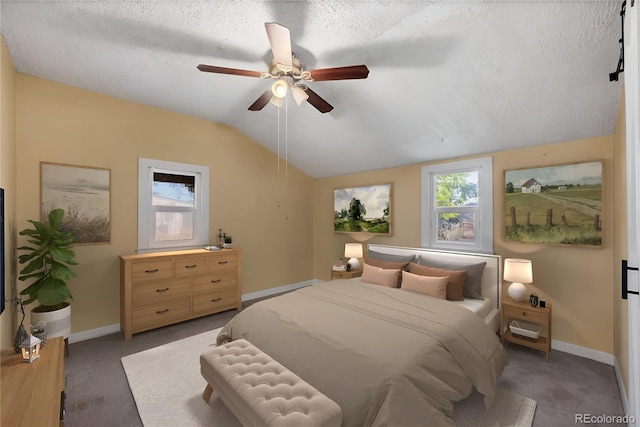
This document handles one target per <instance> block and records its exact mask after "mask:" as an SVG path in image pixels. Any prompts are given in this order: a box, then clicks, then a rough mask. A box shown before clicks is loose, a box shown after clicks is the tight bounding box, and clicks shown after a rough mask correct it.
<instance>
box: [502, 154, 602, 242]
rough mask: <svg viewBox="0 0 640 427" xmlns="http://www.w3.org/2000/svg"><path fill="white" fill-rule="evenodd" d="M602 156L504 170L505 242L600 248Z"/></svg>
mask: <svg viewBox="0 0 640 427" xmlns="http://www.w3.org/2000/svg"><path fill="white" fill-rule="evenodd" d="M603 176H604V175H603V162H602V161H601V160H598V161H592V162H583V163H570V164H561V165H555V166H544V167H537V168H530V169H517V170H507V171H505V180H504V195H505V198H504V199H505V209H504V222H505V225H504V237H505V241H514V242H521V243H545V244H553V245H568V246H587V247H602V238H603V235H602V234H603V233H602V230H603V225H602V221H603V217H602V213H603V210H602V201H603V196H604V194H603V191H604V187H603Z"/></svg>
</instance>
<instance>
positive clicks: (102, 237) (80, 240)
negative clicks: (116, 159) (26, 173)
mask: <svg viewBox="0 0 640 427" xmlns="http://www.w3.org/2000/svg"><path fill="white" fill-rule="evenodd" d="M110 172H111V171H110V170H109V169H103V168H95V167H89V166H74V165H67V164H60V163H47V162H40V202H41V203H40V206H41V207H42V210H41V218H46V216H47V215H48V213H49V212H50V211H51V210H52V209H57V208H60V209H63V210H64V219H63V221H62V226H63V228H64V229H65V230H69V231H72V232H73V233H74V234H75V236H76V243H75V244H101V243H109V242H110V240H111V174H110Z"/></svg>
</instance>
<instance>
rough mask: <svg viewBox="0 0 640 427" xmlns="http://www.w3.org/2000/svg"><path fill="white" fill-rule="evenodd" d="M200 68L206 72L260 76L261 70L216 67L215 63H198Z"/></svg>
mask: <svg viewBox="0 0 640 427" xmlns="http://www.w3.org/2000/svg"><path fill="white" fill-rule="evenodd" d="M198 70H200V71H204V72H205V73H218V74H231V75H234V76H247V77H260V76H261V75H262V73H261V72H260V71H251V70H241V69H239V68H227V67H216V66H214V65H204V64H200V65H198Z"/></svg>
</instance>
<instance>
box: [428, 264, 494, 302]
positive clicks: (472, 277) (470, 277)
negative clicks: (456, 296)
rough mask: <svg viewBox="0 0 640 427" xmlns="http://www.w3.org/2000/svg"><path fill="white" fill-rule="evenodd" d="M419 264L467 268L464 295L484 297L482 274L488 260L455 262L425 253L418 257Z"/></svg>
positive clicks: (455, 268)
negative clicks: (426, 255) (431, 256)
mask: <svg viewBox="0 0 640 427" xmlns="http://www.w3.org/2000/svg"><path fill="white" fill-rule="evenodd" d="M418 264H420V265H426V266H428V267H434V268H444V269H447V270H467V271H468V273H467V277H466V278H465V280H464V289H463V292H462V293H463V295H464V296H465V297H466V298H472V299H484V297H483V296H482V275H483V274H484V268H485V266H486V265H487V263H486V262H480V263H478V264H471V265H465V264H455V263H451V262H446V261H439V260H434V259H432V258H429V257H425V256H424V255H420V256H419V257H418Z"/></svg>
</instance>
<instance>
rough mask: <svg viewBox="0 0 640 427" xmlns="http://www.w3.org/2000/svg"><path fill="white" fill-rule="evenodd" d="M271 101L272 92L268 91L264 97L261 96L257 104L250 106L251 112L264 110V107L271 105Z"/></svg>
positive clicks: (256, 101)
mask: <svg viewBox="0 0 640 427" xmlns="http://www.w3.org/2000/svg"><path fill="white" fill-rule="evenodd" d="M270 99H271V91H270V90H267V91H265V92H264V93H263V94H262V95H260V98H258V99H256V100H255V102H254V103H253V104H251V105H250V106H249V110H251V111H260V110H262V109H263V108H264V106H265V105H267V104H268V103H269V100H270Z"/></svg>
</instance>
